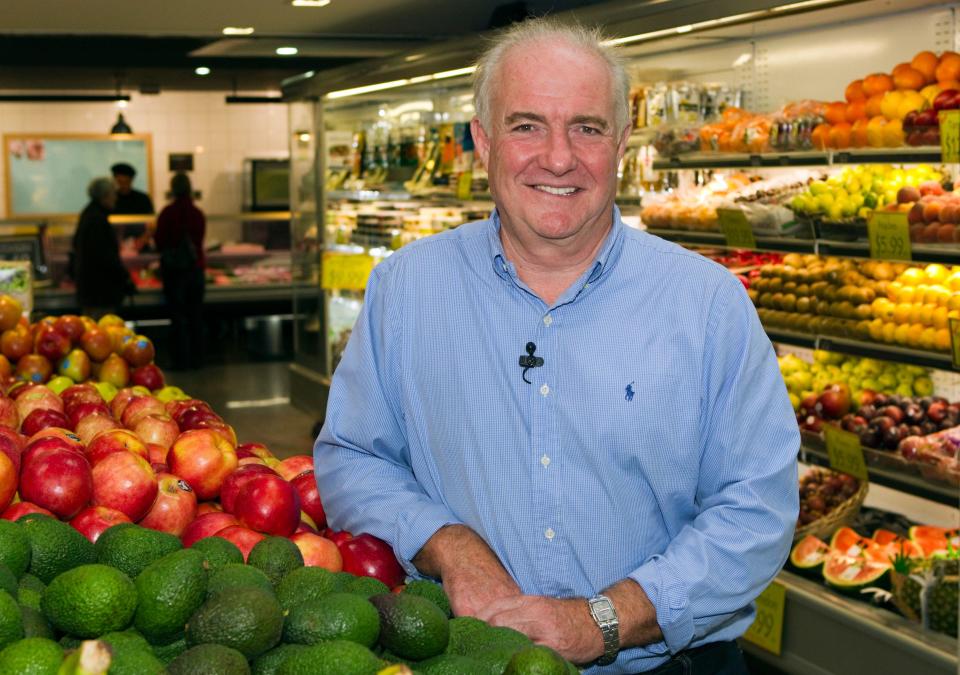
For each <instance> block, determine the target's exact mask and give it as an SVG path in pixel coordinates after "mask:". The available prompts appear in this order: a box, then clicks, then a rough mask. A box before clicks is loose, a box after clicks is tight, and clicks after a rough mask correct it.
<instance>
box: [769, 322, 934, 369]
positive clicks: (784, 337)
mask: <svg viewBox="0 0 960 675" xmlns="http://www.w3.org/2000/svg"><path fill="white" fill-rule="evenodd" d="M765 330H766V332H767V336H768V337H769V338H770V340H771V341H772V342H782V343H784V344H789V345H796V346H798V347H808V348H810V349H823V350H824V351H828V352H840V353H842V354H851V355H853V356H866V357H869V358H873V359H882V360H884V361H899V362H901V363H911V364H915V365H918V366H925V367H927V368H939V369H941V370H953V360H952V359H951V358H950V355H949V354H945V353H939V352H927V351H922V350H919V349H907V348H906V347H895V346H893V345H884V344H879V343H876V342H864V341H862V340H851V339H849V338H839V337H831V336H826V335H813V334H811V333H797V332H794V331H786V330H781V329H779V328H766V327H765Z"/></svg>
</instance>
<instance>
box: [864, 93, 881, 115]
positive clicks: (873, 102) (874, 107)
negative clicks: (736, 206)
mask: <svg viewBox="0 0 960 675" xmlns="http://www.w3.org/2000/svg"><path fill="white" fill-rule="evenodd" d="M881 103H883V94H874V95H873V96H871V97H870V98H868V99H867V109H866V112H867V117H869V118H870V119H873V118H874V117H877V116H878V115H882V114H883V111H882V110H881V108H880V104H881Z"/></svg>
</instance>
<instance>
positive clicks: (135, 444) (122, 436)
mask: <svg viewBox="0 0 960 675" xmlns="http://www.w3.org/2000/svg"><path fill="white" fill-rule="evenodd" d="M116 452H129V453H132V454H134V455H138V456H139V457H142V458H143V459H149V457H150V453H149V452H148V450H147V446H146V445H145V444H144V442H143V441H141V440H140V437H139V436H137V435H136V434H135V433H133V432H132V431H129V430H127V429H111V430H109V431H104V432H103V433H102V434H98V435H97V436H95V437H94V439H93V440H92V441H90V443H89V445H87V451H86V454H87V459H89V460H90V464H91V465H93V466H96V465H97V464H98V463H100V462H101V461H102V460H103V459H104V458H106V457H107V456H109V455H111V454H113V453H116Z"/></svg>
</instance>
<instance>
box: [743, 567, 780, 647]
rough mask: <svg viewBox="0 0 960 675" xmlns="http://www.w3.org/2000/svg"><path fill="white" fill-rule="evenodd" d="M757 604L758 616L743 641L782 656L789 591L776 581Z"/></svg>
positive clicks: (764, 592)
mask: <svg viewBox="0 0 960 675" xmlns="http://www.w3.org/2000/svg"><path fill="white" fill-rule="evenodd" d="M756 603H757V615H756V617H755V618H754V619H753V623H752V624H750V628H748V629H747V632H746V633H744V634H743V639H744V640H746V641H748V642H752V643H753V644H755V645H757V646H758V647H760V648H762V649H766V650H767V651H768V652H772V653H774V654H776V655H777V656H780V646H781V643H782V641H783V608H784V606H785V605H786V603H787V589H786V587H785V586H784V585H783V584H781V583H778V582H776V581H774V582H772V583H771V584H770V585H769V586H767V587H766V588H765V589H764V591H763V593H761V594H760V595H759V596H757V601H756Z"/></svg>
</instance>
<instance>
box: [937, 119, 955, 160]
mask: <svg viewBox="0 0 960 675" xmlns="http://www.w3.org/2000/svg"><path fill="white" fill-rule="evenodd" d="M938 118H939V120H940V154H941V155H942V159H943V162H944V163H945V164H956V163H957V162H960V110H941V111H940V113H939V115H938Z"/></svg>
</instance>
